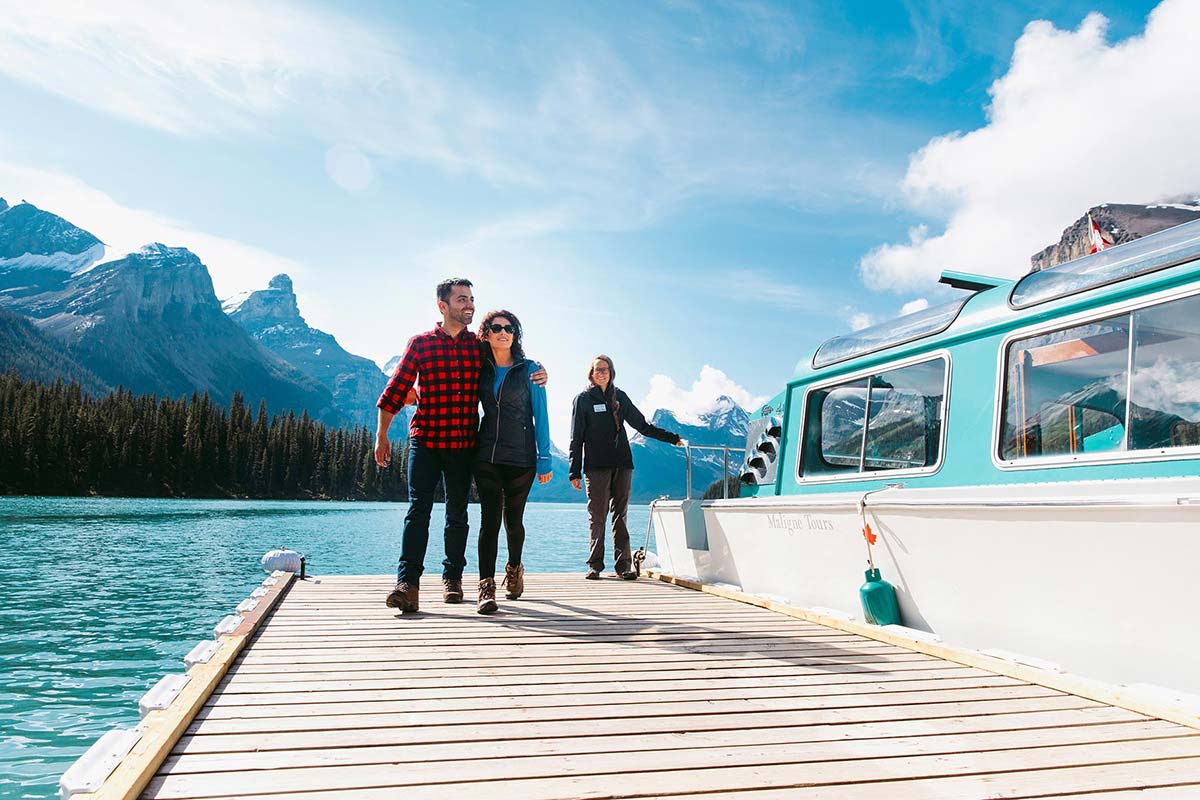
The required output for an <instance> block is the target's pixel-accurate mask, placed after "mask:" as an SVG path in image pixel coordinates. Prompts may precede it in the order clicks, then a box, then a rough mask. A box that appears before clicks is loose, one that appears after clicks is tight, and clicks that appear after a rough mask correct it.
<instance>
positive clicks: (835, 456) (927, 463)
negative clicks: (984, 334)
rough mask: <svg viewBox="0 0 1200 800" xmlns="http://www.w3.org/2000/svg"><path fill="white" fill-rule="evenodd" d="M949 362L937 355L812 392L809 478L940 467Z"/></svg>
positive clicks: (806, 454) (806, 458)
mask: <svg viewBox="0 0 1200 800" xmlns="http://www.w3.org/2000/svg"><path fill="white" fill-rule="evenodd" d="M945 386H946V360H945V359H944V358H938V359H934V360H931V361H925V362H922V363H920V364H913V365H910V366H906V367H899V368H897V369H893V370H887V371H884V372H881V373H879V374H876V375H872V376H870V377H869V378H861V379H858V380H855V381H852V382H847V383H844V384H839V385H837V386H831V387H827V388H823V389H816V390H813V391H812V392H810V393H809V395H808V400H807V406H806V413H805V420H806V421H805V430H804V446H803V448H802V461H801V473H802V475H803V477H804V478H807V479H819V478H823V477H833V476H839V475H853V474H858V473H862V472H878V471H885V470H907V469H923V468H926V467H931V466H934V465H936V463H937V460H938V454H939V452H940V447H941V436H942V408H943V407H944V404H943V400H944V393H945Z"/></svg>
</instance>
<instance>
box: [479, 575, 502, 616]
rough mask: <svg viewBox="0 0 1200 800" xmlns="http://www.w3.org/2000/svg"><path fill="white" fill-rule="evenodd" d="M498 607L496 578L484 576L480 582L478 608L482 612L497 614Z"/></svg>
mask: <svg viewBox="0 0 1200 800" xmlns="http://www.w3.org/2000/svg"><path fill="white" fill-rule="evenodd" d="M497 608H498V606H497V605H496V579H495V578H484V579H483V580H481V581H480V582H479V607H478V608H477V609H476V610H477V611H478V612H479V613H480V614H495V613H496V609H497Z"/></svg>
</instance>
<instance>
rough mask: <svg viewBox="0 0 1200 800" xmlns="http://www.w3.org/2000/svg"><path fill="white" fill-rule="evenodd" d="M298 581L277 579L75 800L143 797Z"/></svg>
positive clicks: (285, 576) (287, 575) (288, 577)
mask: <svg viewBox="0 0 1200 800" xmlns="http://www.w3.org/2000/svg"><path fill="white" fill-rule="evenodd" d="M295 579H296V574H295V573H293V572H285V573H283V574H282V575H277V581H276V583H275V585H273V586H270V587H268V588H267V593H266V594H265V595H263V596H262V597H261V598H259V602H258V605H257V606H255V607H254V610H252V611H246V612H245V613H243V614H241V617H242V621H241V622H240V623H239V624H238V626H237V627H236V628H235V629H233V631H231V632H230V633H225V634H222V635H221V636H220V638H219V639H218V641H219V642H220V643H221V646H220V647H219V648H218V649H217V651H216V652H215V653H214V654H213V655H212V657H211V658H209V659H208V661H206V662H204V663H197V664H193V665H192V666H191V667H190V668H189V669H188V671H187V675H188V677H189V678H190V679H191V680H189V681H188V682H187V685H186V686H184V688H183V690H182V691H181V692H180V693H179V695H178V696H177V697H176V698H175V699H174V700H173V701H172V702H171V704H170V705H169V706H167V707H166V708H164V709H161V710H154V711H151V712H149V713H148V714H146V716H145V717H143V718H142V721H141V722H140V723H139V724H138V729H140V730H141V732H142V735H141V738H140V739H138V741H137V744H135V745H134V746H133V748H132V749H131V750H130V751H129V754H128V755H126V756H125V757H124V758H123V759H121V762H120V764H118V765H117V767H116V769H114V770H113V771H112V773H111V774H109V776H108V777H107V778H105V780H104V782H103V783H102V784H101V785H100V787H99V788H98V789H96V790H95V791H93V792H76V793H74V794H72V795H71V796H70V800H132V798H135V797H137V796H138V795H139V794H141V792H142V790H143V789H145V788H146V786H147V785H148V784H149V783H150V779H151V778H153V777H154V774H155V773H156V772H157V771H158V768H159V767H160V766H161V765H162V763H163V762H164V761H166V759H167V756H169V755H170V754H171V750H172V748H174V747H175V743H176V742H178V741H179V738H180V737H181V736H182V735H183V732H184V731H185V730H187V726H188V725H189V724H190V723H191V721H192V719H193V718H194V717H195V716H196V714H197V713H198V712H199V711H200V709H201V708H202V707H203V706H204V703H205V702H206V701H207V700H208V698H209V697H210V696H212V693H213V691H215V690H216V688H217V685H218V684H219V683H220V682H221V679H222V678H224V677H225V673H226V672H227V671H228V670H229V667H230V666H231V665H232V664H233V662H234V659H236V658H237V657H238V655H239V654H240V653H241V652H242V650H243V649H244V648H245V647H246V644H247V643H248V642H249V641H250V639H251V637H253V636H254V634H255V632H256V631H257V630H258V628H259V626H260V625H261V624H262V622H263V621H264V620H265V619H266V618H267V617H269V616H270V614H271V611H272V610H273V609H274V608H275V606H276V605H277V604H278V603H279V600H280V599H281V598H282V597H283V596H284V595H285V594H287V591H288V589H290V588H291V586H292V584H293V583H294V581H295Z"/></svg>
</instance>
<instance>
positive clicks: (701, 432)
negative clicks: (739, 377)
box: [629, 395, 750, 503]
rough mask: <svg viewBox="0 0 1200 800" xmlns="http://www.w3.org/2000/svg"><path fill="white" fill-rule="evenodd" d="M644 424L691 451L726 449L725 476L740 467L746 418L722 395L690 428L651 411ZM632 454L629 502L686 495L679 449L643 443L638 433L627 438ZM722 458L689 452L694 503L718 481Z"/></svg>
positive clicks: (712, 453) (655, 442)
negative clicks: (664, 432)
mask: <svg viewBox="0 0 1200 800" xmlns="http://www.w3.org/2000/svg"><path fill="white" fill-rule="evenodd" d="M650 421H651V422H652V423H653V424H655V425H657V426H658V427H660V428H663V429H664V430H668V431H672V432H673V433H677V434H679V435H680V436H682V437H683V438H684V439H687V440H688V442H689V443H690V444H693V445H711V446H714V447H721V446H725V445H728V446H729V447H730V448H731V450H730V452H729V470H730V474H732V475H734V477H736V473H737V472H738V471H739V470H740V468H741V465H742V456H743V448H744V447H745V446H746V430H747V427H748V426H749V424H750V415H749V414H748V413H747V412H746V410H745V409H743V408H742V407H741V406H739V405H738V404H737V403H736V402H734V400H733V399H732V398H730V397H727V396H724V395H722V396H721V397H719V398H717V400H716V402H715V403H714V405H713V407H712V408H711V409H710V410H708V411H706V412H704V413H702V414H700V415H699V419H698V420H697V422H696V424H686V423H682V422H680V421H679V419H678V417H677V416H676V415H675V414H674V413H673V412H671V411H669V410H667V409H662V408H660V409H657V410H655V412H654V414H653V416H651V418H650ZM629 445H630V448H631V449H632V450H633V465H634V472H633V500H634V502H639V503H643V502H649V501H650V500H653V499H654V498H656V497H659V496H661V495H664V494H665V495H669V496H671V497H672V498H680V497H683V496H684V494H685V493H686V490H687V470H686V465H687V457H686V455H685V453H684V450H683V448H681V447H675V446H673V445H669V444H666V443H665V442H660V441H658V440H657V439H647V438H646V437H645V436H642V435H641V434H640V433H633V434H631V435H630V438H629ZM723 468H724V454H723V453H722V452H720V451H717V450H693V451H692V491H693V494H694V496H696V497H699V496H700V495H701V494H702V493H703V492H704V490H705V489H707V488H708V487H709V486H710V485H711V484H712V483H714V482H716V481H719V480H721V473H722V471H723Z"/></svg>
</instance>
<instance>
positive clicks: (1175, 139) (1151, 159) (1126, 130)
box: [860, 0, 1200, 291]
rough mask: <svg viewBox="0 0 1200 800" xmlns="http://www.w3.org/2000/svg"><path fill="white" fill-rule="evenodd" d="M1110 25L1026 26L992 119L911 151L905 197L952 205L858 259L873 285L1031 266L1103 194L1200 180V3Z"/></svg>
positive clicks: (1167, 191)
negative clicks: (1128, 27)
mask: <svg viewBox="0 0 1200 800" xmlns="http://www.w3.org/2000/svg"><path fill="white" fill-rule="evenodd" d="M1106 27H1107V20H1106V19H1105V18H1104V17H1102V16H1100V15H1099V14H1091V15H1089V16H1088V17H1087V18H1086V19H1084V20H1083V22H1082V23H1081V24H1080V26H1079V28H1078V29H1077V30H1075V31H1061V30H1058V29H1057V28H1055V27H1054V26H1053V25H1052V24H1051V23H1049V22H1044V21H1038V22H1032V23H1030V24H1029V25H1028V26H1027V27H1026V28H1025V31H1024V33H1023V34H1022V36H1021V38H1020V39H1019V40H1018V41H1017V43H1016V46H1015V48H1014V51H1013V57H1012V62H1011V64H1010V66H1009V69H1008V72H1007V73H1006V74H1005V75H1003V76H1002V77H1000V78H999V79H998V80H997V81H996V82H995V83H994V84H993V85H992V87H991V89H990V93H991V97H992V102H991V106H990V108H989V121H988V124H987V125H986V126H984V127H982V128H979V129H977V130H974V131H970V132H968V133H961V132H954V133H950V134H947V135H945V136H941V137H938V138H936V139H933V140H932V141H930V142H929V143H928V144H927V145H926V146H925V147H924V148H923V149H921V150H920V151H919V152H917V153H916V154H915V155H914V156H913V157H912V159H911V161H910V163H909V168H908V173H907V175H906V176H905V179H904V182H903V192H904V196H905V199H906V200H907V201H908V202H909V204H910V205H912V206H913V207H914V208H918V209H923V210H925V211H936V210H942V209H948V210H949V218H948V220H947V222H946V227H945V230H944V232H942V233H940V234H937V235H930V233H929V231H928V230H927V229H925V228H924V227H919V228H914V229H913V230H912V231H910V234H909V241H908V242H906V243H895V244H884V245H882V246H880V247H878V248H876V249H874V250H872V251H871V252H870V253H868V254H867V255H866V256H865V257H864V258H863V259H862V262H861V264H860V269H861V272H862V276H863V280H864V281H865V282H866V284H867V285H868V286H869V287H871V288H873V289H890V290H895V291H901V290H904V289H909V288H913V287H925V286H928V285H929V284H930V282H931V281H934V280H936V279H937V276H938V275H939V273H940V272H941V271H942V270H944V269H962V270H968V271H972V272H981V273H986V274H992V275H1000V276H1016V275H1020V274H1022V273H1024V272H1027V271H1028V270H1029V257H1030V256H1031V255H1032V254H1033V253H1035V252H1037V251H1039V250H1041V249H1042V248H1043V247H1045V246H1046V245H1049V244H1052V243H1053V242H1055V241H1057V240H1058V238H1059V236H1060V235H1061V233H1062V230H1063V229H1064V228H1066V227H1067V226H1068V225H1070V224H1071V223H1072V222H1073V221H1074V220H1076V219H1077V218H1079V217H1080V216H1081V215H1082V214H1083V212H1084V211H1086V210H1087V209H1088V208H1089V207H1091V206H1093V205H1098V204H1100V203H1105V202H1114V203H1116V202H1126V203H1150V202H1154V201H1156V200H1159V199H1162V198H1165V197H1171V196H1178V195H1182V194H1185V193H1188V192H1194V191H1196V189H1197V187H1200V159H1196V158H1195V132H1196V131H1197V130H1200V103H1197V102H1196V97H1197V95H1196V73H1197V69H1198V67H1200V62H1198V61H1197V48H1196V42H1197V33H1198V32H1200V3H1197V2H1195V0H1164V1H1163V2H1162V3H1161V4H1160V5H1159V6H1158V7H1157V8H1156V9H1155V10H1154V11H1153V12H1152V13H1151V15H1150V17H1149V19H1148V21H1147V25H1146V29H1145V31H1144V32H1143V33H1142V34H1141V35H1139V36H1136V37H1133V38H1130V39H1127V40H1125V41H1122V42H1118V43H1116V44H1111V45H1110V44H1109V43H1108V42H1107V41H1106V40H1105V34H1106Z"/></svg>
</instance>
